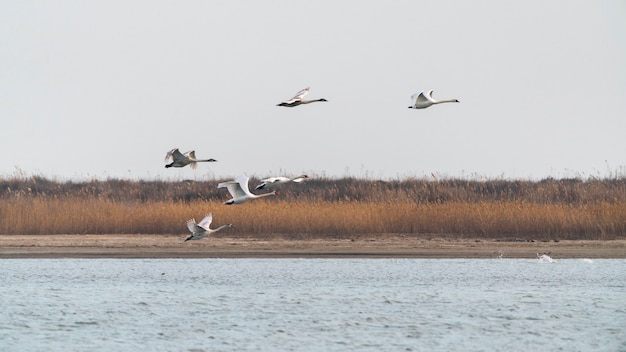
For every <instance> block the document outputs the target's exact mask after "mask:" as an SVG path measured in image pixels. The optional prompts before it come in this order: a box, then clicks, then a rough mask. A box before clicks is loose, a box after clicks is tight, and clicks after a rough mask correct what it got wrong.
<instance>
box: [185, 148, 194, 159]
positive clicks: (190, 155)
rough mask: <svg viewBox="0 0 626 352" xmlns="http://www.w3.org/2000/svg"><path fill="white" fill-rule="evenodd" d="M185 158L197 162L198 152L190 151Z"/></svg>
mask: <svg viewBox="0 0 626 352" xmlns="http://www.w3.org/2000/svg"><path fill="white" fill-rule="evenodd" d="M185 156H186V157H187V158H189V159H191V160H196V151H195V150H190V151H188V152H187V153H185Z"/></svg>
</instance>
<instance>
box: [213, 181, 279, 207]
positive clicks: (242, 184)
mask: <svg viewBox="0 0 626 352" xmlns="http://www.w3.org/2000/svg"><path fill="white" fill-rule="evenodd" d="M248 180H249V179H248V176H239V177H237V178H236V179H235V180H234V181H227V182H222V183H220V184H218V185H217V188H227V189H228V192H230V195H231V196H233V198H231V199H229V200H228V201H226V202H224V204H227V205H231V204H241V203H245V202H247V201H249V200H252V199H257V198H262V197H267V196H273V195H276V194H278V192H276V191H273V192H270V193H264V194H258V195H257V194H252V193H251V192H250V190H249V189H248Z"/></svg>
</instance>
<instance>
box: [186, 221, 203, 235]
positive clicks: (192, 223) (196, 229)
mask: <svg viewBox="0 0 626 352" xmlns="http://www.w3.org/2000/svg"><path fill="white" fill-rule="evenodd" d="M187 228H188V229H189V231H191V233H193V234H196V233H200V232H204V231H206V230H205V229H204V228H203V227H202V226H200V225H198V224H196V220H195V219H191V220H188V221H187Z"/></svg>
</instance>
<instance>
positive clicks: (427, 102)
mask: <svg viewBox="0 0 626 352" xmlns="http://www.w3.org/2000/svg"><path fill="white" fill-rule="evenodd" d="M411 99H412V100H415V103H413V105H411V106H409V109H426V108H427V107H429V106H432V105H435V104H441V103H458V102H459V101H458V100H457V99H447V100H435V99H433V91H432V90H431V91H429V92H428V93H426V94H424V92H419V93H415V94H413V95H411Z"/></svg>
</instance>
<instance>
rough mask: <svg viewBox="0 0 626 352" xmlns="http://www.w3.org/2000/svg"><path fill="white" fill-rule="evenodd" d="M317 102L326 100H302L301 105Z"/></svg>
mask: <svg viewBox="0 0 626 352" xmlns="http://www.w3.org/2000/svg"><path fill="white" fill-rule="evenodd" d="M318 101H326V99H323V98H322V99H314V100H302V101H301V102H300V103H301V104H309V103H317V102H318Z"/></svg>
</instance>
